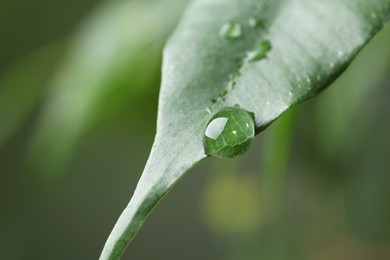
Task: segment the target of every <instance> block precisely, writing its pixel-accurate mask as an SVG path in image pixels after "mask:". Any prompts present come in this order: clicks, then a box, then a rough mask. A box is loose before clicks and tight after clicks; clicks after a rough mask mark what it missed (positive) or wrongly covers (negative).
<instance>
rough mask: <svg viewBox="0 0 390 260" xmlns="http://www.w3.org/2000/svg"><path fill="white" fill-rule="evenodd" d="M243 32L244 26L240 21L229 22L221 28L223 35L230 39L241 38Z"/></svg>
mask: <svg viewBox="0 0 390 260" xmlns="http://www.w3.org/2000/svg"><path fill="white" fill-rule="evenodd" d="M241 34H242V28H241V24H239V23H238V22H227V23H225V24H224V25H223V26H222V28H221V35H222V36H224V37H226V38H227V39H230V40H234V39H237V38H240V37H241Z"/></svg>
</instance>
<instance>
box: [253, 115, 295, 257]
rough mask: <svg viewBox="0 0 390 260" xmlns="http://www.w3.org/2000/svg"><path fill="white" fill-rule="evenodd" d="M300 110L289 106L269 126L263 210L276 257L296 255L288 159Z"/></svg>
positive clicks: (263, 187)
mask: <svg viewBox="0 0 390 260" xmlns="http://www.w3.org/2000/svg"><path fill="white" fill-rule="evenodd" d="M296 114H297V111H296V109H295V108H293V109H290V110H288V111H287V112H286V113H285V114H284V115H283V116H282V117H281V118H280V119H279V120H278V121H276V122H275V123H274V124H273V125H272V126H271V127H270V129H269V132H268V138H267V143H266V145H265V151H264V153H263V156H262V157H263V158H262V160H261V162H262V163H263V171H262V191H263V193H264V195H263V210H264V215H265V218H266V220H267V222H268V224H269V225H268V226H269V228H270V230H269V232H270V234H268V235H269V238H270V240H269V242H270V245H269V248H270V249H271V251H270V253H271V254H272V255H273V256H274V257H272V259H293V254H292V252H291V246H292V245H291V243H290V239H289V234H288V233H289V232H288V229H289V228H290V225H289V223H288V222H289V218H288V202H287V197H288V196H287V195H288V191H287V190H288V175H287V173H288V162H289V158H290V152H291V145H292V137H293V133H294V131H293V130H294V122H295V117H296Z"/></svg>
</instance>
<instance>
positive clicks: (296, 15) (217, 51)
mask: <svg viewBox="0 0 390 260" xmlns="http://www.w3.org/2000/svg"><path fill="white" fill-rule="evenodd" d="M389 14H390V1H389V0H375V1H366V0H326V1H313V0H279V1H271V0H269V1H266V0H197V1H194V2H193V3H192V5H191V6H190V7H189V8H188V10H187V12H186V13H185V15H184V17H183V18H182V20H181V23H180V24H179V26H178V28H177V29H176V31H175V33H174V34H173V36H172V37H171V39H170V41H169V42H168V44H167V45H166V48H165V50H164V61H163V79H162V86H161V90H160V99H159V111H158V121H157V134H156V137H155V142H154V145H153V147H152V151H151V154H150V157H149V159H148V162H147V164H146V167H145V169H144V172H143V174H142V176H141V179H140V181H139V183H138V185H137V187H136V190H135V192H134V195H133V197H132V199H131V201H130V203H129V204H128V206H127V207H126V209H125V210H124V212H123V213H122V215H121V216H120V218H119V220H118V222H117V223H116V225H115V227H114V229H113V231H112V233H111V235H110V237H109V238H108V240H107V242H106V245H105V247H104V249H103V252H102V255H101V259H118V258H119V257H120V255H121V254H122V253H123V251H124V249H125V248H126V246H127V245H128V243H129V242H130V241H131V239H132V238H133V237H134V236H135V234H136V233H137V231H138V230H139V229H140V227H141V225H142V224H143V222H144V220H145V218H146V217H147V215H148V214H149V213H150V211H151V210H152V209H153V208H154V207H155V206H156V204H157V203H158V201H159V200H160V199H161V198H162V197H163V196H164V195H165V194H166V193H167V192H168V191H169V190H170V189H171V188H172V187H173V185H174V184H175V183H176V182H177V181H178V180H179V179H180V178H181V177H182V176H183V175H184V174H185V173H186V172H187V171H188V170H189V169H190V168H191V167H192V166H194V165H195V164H196V163H198V162H199V161H201V160H202V159H204V158H206V157H207V155H206V154H205V153H204V148H203V140H202V138H203V134H204V130H205V128H206V124H207V122H208V120H209V119H210V117H211V116H212V114H213V113H214V112H216V111H218V110H219V109H220V108H223V107H226V106H234V105H236V104H238V105H239V106H240V107H242V108H244V109H246V110H247V111H250V112H253V113H254V115H255V125H256V130H257V133H259V132H261V131H262V130H263V129H264V128H266V127H267V126H268V125H269V124H270V123H272V121H274V120H275V119H277V118H278V117H279V116H280V115H281V114H282V113H283V112H284V111H286V110H287V109H288V108H290V107H291V106H293V105H296V104H298V103H300V102H303V101H305V100H307V99H309V98H311V97H313V96H315V95H317V94H318V93H320V92H321V91H322V90H323V89H324V88H326V87H327V86H328V85H329V84H330V83H331V82H332V81H333V80H334V79H335V78H337V76H338V75H340V73H342V72H343V71H344V70H345V69H346V67H347V66H348V65H349V63H350V62H351V61H352V59H353V58H354V57H355V56H356V54H357V53H358V52H359V50H360V49H361V48H362V47H363V46H364V45H365V44H366V43H367V42H368V41H369V40H370V39H371V38H372V37H373V36H374V35H375V34H376V33H377V32H378V31H379V30H380V29H381V28H382V27H383V26H384V25H385V23H386V22H387V21H388V19H389ZM229 25H234V26H235V27H234V28H233V29H232V30H231V31H230V32H228V33H227V34H229V35H230V36H231V37H225V36H224V35H226V32H227V30H226V26H229ZM237 30H238V32H237ZM237 35H238V36H237ZM346 98H347V97H346Z"/></svg>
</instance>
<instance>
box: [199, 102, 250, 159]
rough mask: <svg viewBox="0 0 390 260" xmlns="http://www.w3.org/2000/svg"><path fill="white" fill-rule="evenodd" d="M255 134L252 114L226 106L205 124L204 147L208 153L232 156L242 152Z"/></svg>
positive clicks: (221, 156)
mask: <svg viewBox="0 0 390 260" xmlns="http://www.w3.org/2000/svg"><path fill="white" fill-rule="evenodd" d="M254 136H255V122H254V115H253V113H250V112H248V111H246V110H244V109H242V108H238V107H226V108H223V109H222V110H220V111H219V112H217V113H216V114H214V115H213V116H212V117H211V119H210V121H209V123H208V124H207V127H206V130H205V135H204V148H205V152H206V154H208V155H213V156H217V157H220V158H234V157H238V156H240V155H242V154H244V153H245V152H246V151H247V150H248V149H249V147H250V145H251V144H252V141H253V138H254Z"/></svg>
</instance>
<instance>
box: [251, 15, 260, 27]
mask: <svg viewBox="0 0 390 260" xmlns="http://www.w3.org/2000/svg"><path fill="white" fill-rule="evenodd" d="M248 24H249V27H251V28H256V27H258V26H260V25H261V24H262V22H261V21H260V20H259V19H257V18H256V17H251V18H249V20H248Z"/></svg>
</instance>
